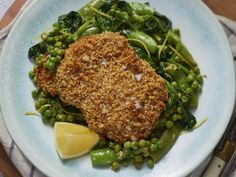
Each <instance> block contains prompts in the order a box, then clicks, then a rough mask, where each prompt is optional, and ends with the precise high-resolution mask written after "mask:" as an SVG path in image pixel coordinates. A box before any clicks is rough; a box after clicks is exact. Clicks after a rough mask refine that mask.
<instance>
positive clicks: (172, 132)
mask: <svg viewBox="0 0 236 177" xmlns="http://www.w3.org/2000/svg"><path fill="white" fill-rule="evenodd" d="M180 132H181V130H179V129H178V128H176V127H175V126H173V127H172V128H169V129H167V130H166V131H165V132H164V133H163V134H162V135H161V137H160V139H161V141H163V146H162V147H161V148H160V149H159V150H158V151H154V152H151V153H150V156H151V158H152V159H153V160H154V162H157V161H159V160H160V159H161V158H162V157H163V156H164V155H165V154H166V153H167V152H168V151H169V149H170V148H171V147H172V146H173V144H174V143H175V141H176V140H177V138H178V137H179V135H180Z"/></svg>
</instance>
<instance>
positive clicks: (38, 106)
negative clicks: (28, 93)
mask: <svg viewBox="0 0 236 177" xmlns="http://www.w3.org/2000/svg"><path fill="white" fill-rule="evenodd" d="M34 106H35V109H36V110H39V109H40V108H41V106H42V105H41V104H40V103H39V102H38V101H37V102H35V103H34Z"/></svg>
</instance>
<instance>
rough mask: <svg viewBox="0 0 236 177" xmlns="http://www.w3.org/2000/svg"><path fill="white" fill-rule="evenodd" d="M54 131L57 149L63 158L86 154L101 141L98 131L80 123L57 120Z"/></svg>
mask: <svg viewBox="0 0 236 177" xmlns="http://www.w3.org/2000/svg"><path fill="white" fill-rule="evenodd" d="M54 132H55V143H56V149H57V152H58V154H59V155H60V157H61V159H69V158H74V157H79V156H81V155H84V154H86V153H87V152H89V151H90V150H91V149H92V148H93V147H94V146H95V145H96V144H97V142H98V141H99V135H98V134H97V133H95V132H93V131H91V130H90V129H89V128H87V127H85V126H82V125H78V124H72V123H65V122H56V123H55V126H54Z"/></svg>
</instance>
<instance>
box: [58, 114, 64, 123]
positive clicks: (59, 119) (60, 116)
mask: <svg viewBox="0 0 236 177" xmlns="http://www.w3.org/2000/svg"><path fill="white" fill-rule="evenodd" d="M56 119H57V120H58V121H60V122H65V121H66V115H65V114H57V116H56Z"/></svg>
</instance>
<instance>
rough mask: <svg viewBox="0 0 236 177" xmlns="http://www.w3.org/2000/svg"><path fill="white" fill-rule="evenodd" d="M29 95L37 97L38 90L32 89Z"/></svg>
mask: <svg viewBox="0 0 236 177" xmlns="http://www.w3.org/2000/svg"><path fill="white" fill-rule="evenodd" d="M31 95H32V97H33V98H37V97H38V95H39V92H38V90H32V92H31Z"/></svg>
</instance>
